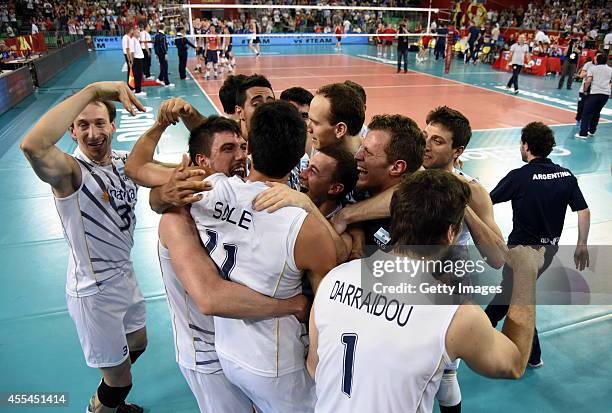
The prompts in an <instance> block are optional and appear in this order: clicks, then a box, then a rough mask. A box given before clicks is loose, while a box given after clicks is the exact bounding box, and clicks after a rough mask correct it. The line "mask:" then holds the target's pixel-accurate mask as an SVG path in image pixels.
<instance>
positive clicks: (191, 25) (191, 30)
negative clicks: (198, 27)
mask: <svg viewBox="0 0 612 413" xmlns="http://www.w3.org/2000/svg"><path fill="white" fill-rule="evenodd" d="M188 6H191V5H188ZM188 13H189V35H190V36H193V16H192V15H191V7H188Z"/></svg>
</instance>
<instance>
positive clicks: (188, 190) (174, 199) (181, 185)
mask: <svg viewBox="0 0 612 413" xmlns="http://www.w3.org/2000/svg"><path fill="white" fill-rule="evenodd" d="M211 174H212V173H211V171H207V170H205V169H200V168H198V169H194V168H189V157H188V156H187V155H186V154H183V159H182V161H181V164H180V165H179V166H178V167H176V168H175V169H174V171H173V172H172V176H171V177H170V180H169V181H168V182H166V183H165V184H164V185H162V186H161V187H160V191H161V193H160V199H161V201H162V202H163V203H164V204H165V205H170V206H171V207H182V206H185V205H188V204H192V203H194V202H198V201H200V200H201V199H202V198H203V197H204V195H203V194H201V193H200V192H204V191H210V190H211V189H212V184H211V183H210V182H206V181H204V180H203V179H204V178H206V177H207V176H209V175H211Z"/></svg>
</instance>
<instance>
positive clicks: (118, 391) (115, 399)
mask: <svg viewBox="0 0 612 413" xmlns="http://www.w3.org/2000/svg"><path fill="white" fill-rule="evenodd" d="M131 389H132V385H131V384H130V385H129V386H125V387H111V386H109V385H108V384H106V383H104V379H102V381H101V382H100V385H99V386H98V400H100V403H102V404H103V405H104V406H106V407H110V408H111V409H114V408H115V407H117V406H119V405H120V404H121V403H123V402H124V401H125V399H126V398H127V395H128V393H129V392H130V390H131Z"/></svg>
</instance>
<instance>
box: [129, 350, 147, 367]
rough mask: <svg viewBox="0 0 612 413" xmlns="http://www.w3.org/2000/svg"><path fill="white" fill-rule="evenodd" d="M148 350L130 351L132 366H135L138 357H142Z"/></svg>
mask: <svg viewBox="0 0 612 413" xmlns="http://www.w3.org/2000/svg"><path fill="white" fill-rule="evenodd" d="M145 350H146V347H145V348H143V349H142V350H134V351H130V362H131V363H132V364H134V363H135V362H136V360H138V357H140V356H141V355H142V353H144V352H145Z"/></svg>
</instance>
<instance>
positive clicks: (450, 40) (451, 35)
mask: <svg viewBox="0 0 612 413" xmlns="http://www.w3.org/2000/svg"><path fill="white" fill-rule="evenodd" d="M454 40H455V26H452V25H449V26H448V34H447V35H446V56H445V57H444V73H445V74H448V72H449V71H450V67H451V62H452V61H453V51H454V49H455V44H454V43H455V42H454Z"/></svg>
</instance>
